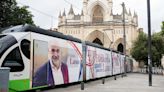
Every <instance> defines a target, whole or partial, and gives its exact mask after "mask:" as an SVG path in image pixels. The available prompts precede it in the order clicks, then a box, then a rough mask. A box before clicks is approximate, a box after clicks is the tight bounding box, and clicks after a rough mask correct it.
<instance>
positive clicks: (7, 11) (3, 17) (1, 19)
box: [0, 0, 34, 28]
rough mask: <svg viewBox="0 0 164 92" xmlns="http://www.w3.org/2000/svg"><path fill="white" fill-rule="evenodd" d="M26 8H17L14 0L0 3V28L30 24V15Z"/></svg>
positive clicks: (4, 0) (31, 21)
mask: <svg viewBox="0 0 164 92" xmlns="http://www.w3.org/2000/svg"><path fill="white" fill-rule="evenodd" d="M27 8H28V7H27V6H23V7H18V6H17V3H16V0H1V1H0V13H1V14H0V28H4V27H8V26H11V25H12V26H15V25H20V24H25V23H28V24H32V25H34V22H33V20H32V14H31V13H30V12H29V11H28V10H27Z"/></svg>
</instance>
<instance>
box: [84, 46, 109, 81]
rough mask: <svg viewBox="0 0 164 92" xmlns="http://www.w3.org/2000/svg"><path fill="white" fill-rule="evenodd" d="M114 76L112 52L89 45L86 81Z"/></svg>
mask: <svg viewBox="0 0 164 92" xmlns="http://www.w3.org/2000/svg"><path fill="white" fill-rule="evenodd" d="M109 75H112V62H111V52H110V51H107V50H104V49H100V48H97V47H94V46H89V45H87V53H86V79H87V80H89V79H95V78H100V77H105V76H109Z"/></svg>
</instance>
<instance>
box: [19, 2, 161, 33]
mask: <svg viewBox="0 0 164 92" xmlns="http://www.w3.org/2000/svg"><path fill="white" fill-rule="evenodd" d="M16 1H17V3H18V5H19V6H22V5H26V6H29V8H28V10H29V11H30V12H31V13H32V15H33V16H34V17H33V20H34V23H35V24H36V25H37V26H39V27H41V28H44V29H50V28H57V26H58V16H59V12H61V13H62V12H63V11H64V9H65V11H66V14H67V13H68V11H69V9H70V6H71V4H72V5H73V9H74V12H75V14H81V10H82V7H83V0H16ZM122 2H124V3H125V6H126V9H127V11H128V12H129V9H130V10H131V13H132V14H134V11H135V12H136V13H137V15H138V22H139V26H138V27H139V28H143V29H144V32H146V33H147V31H148V30H147V0H113V13H114V14H117V13H118V14H120V13H121V12H122V6H121V4H122ZM150 3H151V5H150V6H151V29H152V30H151V31H152V32H159V31H160V30H161V22H162V21H164V8H162V7H163V5H164V0H150Z"/></svg>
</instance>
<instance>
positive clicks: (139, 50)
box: [131, 32, 148, 64]
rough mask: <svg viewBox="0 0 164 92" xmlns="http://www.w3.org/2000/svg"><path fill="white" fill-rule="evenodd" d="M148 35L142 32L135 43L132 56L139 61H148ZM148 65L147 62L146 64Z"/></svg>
mask: <svg viewBox="0 0 164 92" xmlns="http://www.w3.org/2000/svg"><path fill="white" fill-rule="evenodd" d="M147 54H148V49H147V35H146V34H145V33H144V32H140V33H139V36H138V38H137V40H136V41H135V42H134V43H133V47H132V50H131V55H132V57H133V58H135V59H136V60H137V61H139V62H140V61H144V62H145V61H147ZM145 64H147V62H145Z"/></svg>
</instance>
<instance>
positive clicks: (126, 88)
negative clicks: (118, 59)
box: [44, 73, 164, 92]
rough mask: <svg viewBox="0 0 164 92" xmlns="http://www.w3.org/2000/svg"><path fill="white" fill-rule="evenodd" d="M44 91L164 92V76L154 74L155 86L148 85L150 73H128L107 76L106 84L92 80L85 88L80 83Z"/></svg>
mask: <svg viewBox="0 0 164 92" xmlns="http://www.w3.org/2000/svg"><path fill="white" fill-rule="evenodd" d="M44 92H164V76H162V75H153V86H151V87H149V86H148V75H146V74H136V73H132V74H128V76H127V77H124V78H121V77H118V78H117V80H114V78H113V77H112V78H106V80H105V84H102V80H97V81H92V82H88V83H86V84H85V89H84V90H81V89H80V84H77V85H73V86H68V87H65V88H56V89H50V90H46V91H44Z"/></svg>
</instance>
